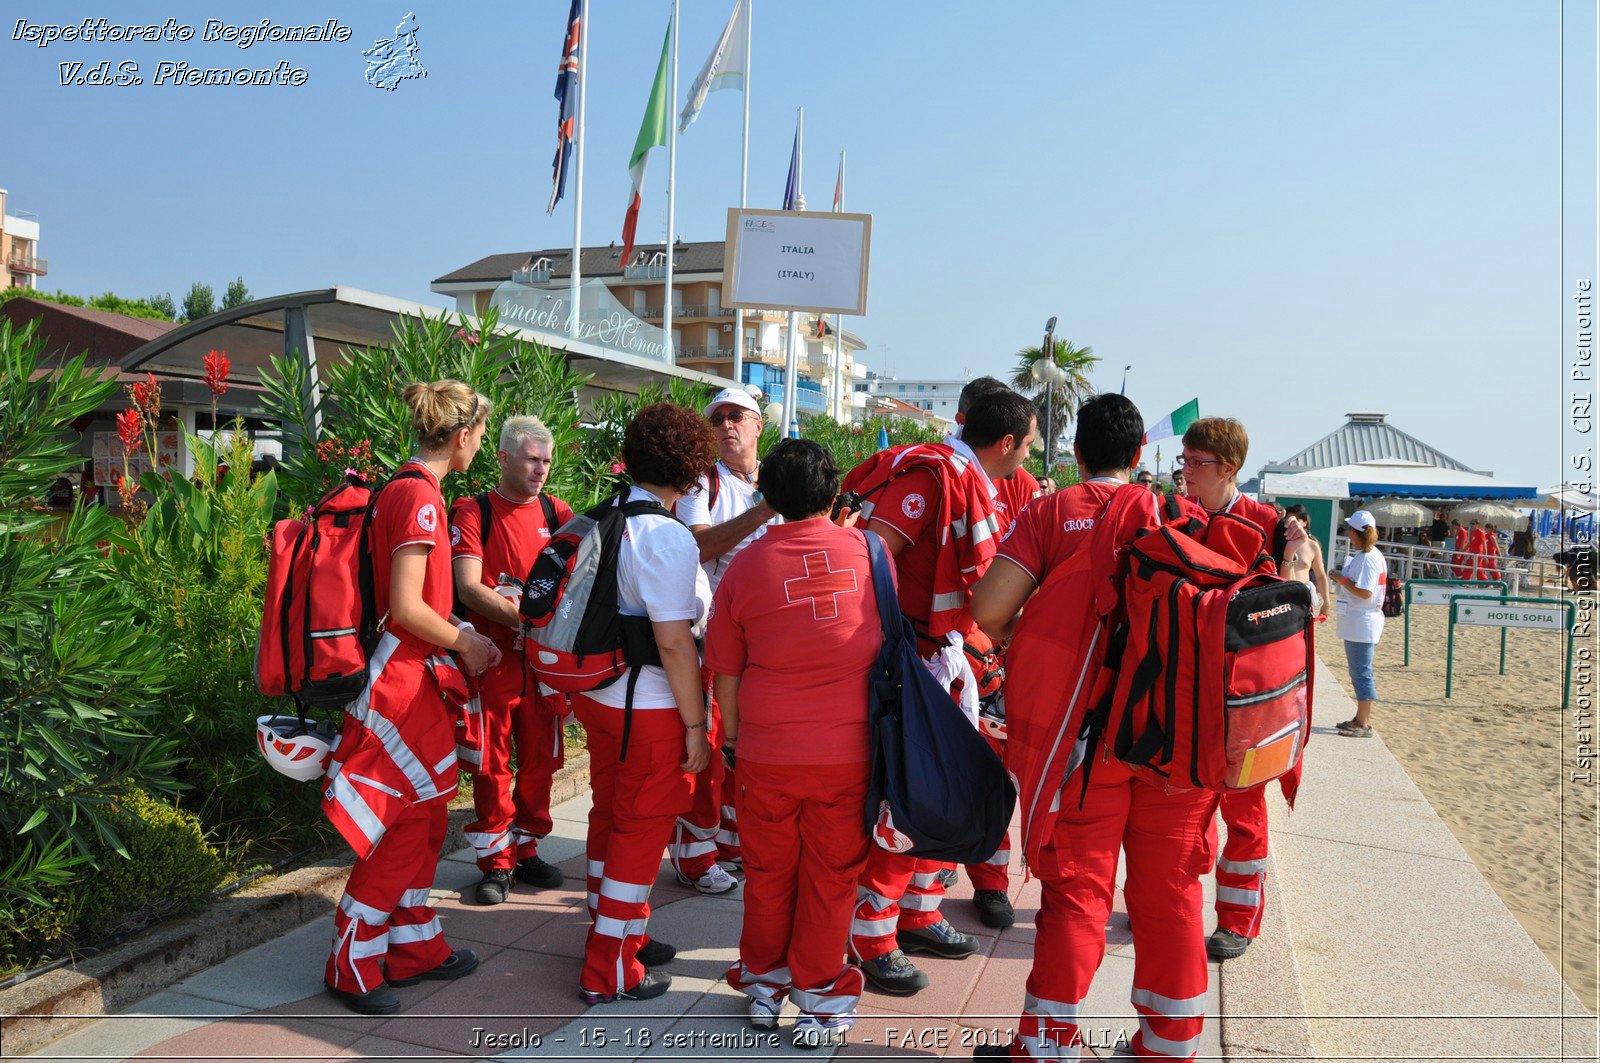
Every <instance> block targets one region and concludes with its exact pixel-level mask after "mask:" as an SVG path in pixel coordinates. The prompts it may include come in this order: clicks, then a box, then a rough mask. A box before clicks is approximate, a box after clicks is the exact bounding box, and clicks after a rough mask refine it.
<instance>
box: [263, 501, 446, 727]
mask: <svg viewBox="0 0 1600 1063" xmlns="http://www.w3.org/2000/svg"><path fill="white" fill-rule="evenodd" d="M422 475H423V474H422V473H420V472H418V471H417V470H416V469H407V470H404V471H402V472H399V473H397V474H395V476H394V477H393V478H392V479H390V480H389V481H388V483H393V482H394V481H395V480H405V479H414V478H418V477H421V476H422ZM385 486H387V484H386V485H385ZM382 490H383V488H382V487H379V488H377V489H376V490H373V489H371V488H369V487H368V486H367V482H366V481H365V480H363V479H361V478H360V477H358V476H355V475H351V476H349V477H348V478H347V479H346V480H345V482H344V483H342V484H340V485H339V486H338V487H335V488H334V489H333V490H331V491H329V492H328V493H327V494H325V495H323V496H322V498H320V499H319V500H318V501H317V503H316V505H314V506H312V507H311V509H310V511H309V513H308V519H307V520H305V521H300V520H280V521H278V522H277V523H276V524H274V525H273V527H272V537H271V540H270V543H271V549H272V559H271V561H270V562H269V563H268V565H267V590H266V603H265V606H264V607H263V609H262V612H261V637H260V639H259V640H258V641H257V643H256V659H255V665H254V667H253V668H252V672H253V673H254V676H255V682H256V688H257V689H259V690H260V691H261V692H262V693H263V694H266V695H268V696H271V697H280V696H283V695H289V696H291V697H293V698H294V699H295V701H296V702H298V703H299V704H300V705H301V706H302V708H321V709H338V708H343V707H344V706H345V705H346V704H348V703H349V702H351V701H353V700H355V698H356V697H357V696H359V695H360V693H361V691H362V690H363V689H364V688H365V687H366V685H367V659H368V657H370V656H371V653H372V649H373V647H374V646H375V645H376V644H377V641H378V621H379V619H380V618H379V617H378V616H376V615H375V614H376V612H377V607H376V605H375V601H374V599H375V592H374V589H373V588H374V584H373V576H372V549H371V544H370V541H369V539H370V532H369V527H370V524H371V519H370V518H371V516H372V510H373V507H374V506H375V505H376V504H377V501H378V495H379V494H380V493H381V492H382Z"/></svg>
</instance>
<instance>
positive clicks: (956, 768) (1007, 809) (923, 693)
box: [863, 532, 1017, 863]
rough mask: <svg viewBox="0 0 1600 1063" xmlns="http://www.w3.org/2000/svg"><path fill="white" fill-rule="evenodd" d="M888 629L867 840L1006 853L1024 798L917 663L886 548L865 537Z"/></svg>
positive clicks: (935, 851)
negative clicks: (1015, 810)
mask: <svg viewBox="0 0 1600 1063" xmlns="http://www.w3.org/2000/svg"><path fill="white" fill-rule="evenodd" d="M863 534H865V535H866V539H867V551H868V554H869V556H870V557H871V559H872V585H873V589H874V591H875V592H876V594H877V598H878V615H879V618H880V620H881V622H882V626H883V649H882V650H881V651H880V652H879V654H878V660H877V663H876V664H874V665H873V668H872V674H871V679H870V687H869V690H868V710H867V711H868V727H869V734H870V738H871V745H872V778H871V782H870V783H869V784H868V787H867V807H866V813H867V831H868V833H869V834H870V835H871V836H872V840H873V841H874V842H875V843H876V844H877V845H879V846H880V847H882V848H884V849H887V850H889V851H890V852H897V853H909V854H911V855H913V856H920V857H924V858H927V859H933V860H948V861H952V862H954V863H974V862H977V861H980V860H987V859H988V858H989V857H990V856H992V855H994V851H995V850H996V849H998V848H999V847H1000V840H1001V838H1002V837H1003V836H1004V835H1005V832H1006V828H1007V827H1008V826H1009V825H1010V823H1011V812H1012V809H1013V808H1014V807H1015V805H1016V800H1017V791H1016V787H1015V786H1014V785H1013V784H1012V782H1011V779H1010V778H1009V777H1008V776H1007V775H1006V771H1005V768H1004V767H1003V766H1002V765H1001V763H1000V758H999V757H998V756H996V755H995V752H994V750H992V749H990V748H989V743H988V742H987V741H985V740H984V738H983V736H982V735H981V734H979V733H978V731H977V730H976V729H975V728H974V727H973V726H972V724H971V722H970V721H969V720H968V719H967V718H966V716H964V715H963V714H962V713H961V710H960V709H959V708H958V707H957V706H956V704H955V701H954V700H953V699H952V698H951V697H950V692H949V691H948V690H946V689H945V688H944V687H942V686H940V685H939V683H938V681H937V680H935V679H934V678H933V676H932V674H931V673H929V671H928V669H927V667H926V666H924V665H923V663H922V660H921V659H920V658H919V657H918V656H917V650H916V635H915V633H914V632H913V631H912V628H911V623H910V621H908V620H907V619H906V618H905V617H904V616H903V615H902V614H901V612H900V607H899V605H898V599H897V598H896V596H895V586H894V575H893V572H892V570H891V568H890V561H889V554H888V551H887V550H885V549H884V546H883V540H881V539H879V538H878V537H877V536H876V535H874V534H872V533H871V532H865V533H863Z"/></svg>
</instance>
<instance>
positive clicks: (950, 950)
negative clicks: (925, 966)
mask: <svg viewBox="0 0 1600 1063" xmlns="http://www.w3.org/2000/svg"><path fill="white" fill-rule="evenodd" d="M894 939H895V941H896V942H897V943H898V944H899V945H900V947H901V948H903V949H905V950H906V951H907V952H931V953H933V954H934V955H935V956H945V957H948V958H949V959H953V960H958V959H960V958H961V957H963V956H971V955H972V954H973V953H974V952H977V951H978V939H977V938H975V937H973V936H972V935H971V934H963V933H962V932H961V931H959V930H957V929H956V928H955V927H953V926H951V925H950V920H948V919H941V920H939V921H938V922H937V923H934V924H933V925H932V926H925V927H923V928H922V929H921V930H902V931H900V932H898V933H897V934H895V936H894Z"/></svg>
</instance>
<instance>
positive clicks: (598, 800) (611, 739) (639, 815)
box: [572, 694, 692, 993]
mask: <svg viewBox="0 0 1600 1063" xmlns="http://www.w3.org/2000/svg"><path fill="white" fill-rule="evenodd" d="M572 708H573V711H574V712H576V713H577V714H578V721H579V722H580V723H582V724H583V729H584V731H586V732H587V733H588V737H589V787H590V789H591V790H592V791H593V793H594V808H593V809H591V810H590V812H589V840H588V852H589V915H590V918H591V919H593V923H592V924H591V925H590V927H589V940H588V943H587V945H585V947H584V960H583V973H582V975H580V976H579V979H578V982H579V985H580V986H582V988H584V989H587V990H589V991H591V992H595V993H620V992H622V991H623V990H626V989H632V988H633V987H634V986H635V985H637V984H638V983H639V979H641V978H643V977H644V974H645V967H644V964H642V963H640V962H639V960H638V958H637V954H638V952H639V947H640V946H641V945H644V944H645V943H646V942H648V941H649V940H650V939H649V937H648V936H647V935H646V934H645V925H646V923H647V922H648V920H649V918H650V887H651V886H653V885H654V884H655V881H656V874H657V873H658V872H659V871H660V869H661V854H662V852H663V851H664V850H665V849H666V847H667V839H668V838H669V837H671V835H672V823H673V820H675V819H676V818H677V817H678V816H680V815H682V814H683V813H685V812H687V811H688V810H689V801H690V792H689V782H690V779H691V778H692V776H689V775H685V774H684V773H683V772H682V771H681V770H680V769H679V765H680V764H682V763H683V736H684V727H683V719H682V718H681V717H680V716H679V715H678V710H677V709H673V708H669V709H634V710H633V730H632V733H631V734H630V736H629V739H628V759H627V760H621V759H619V758H620V755H621V753H622V723H623V710H621V709H616V708H612V707H611V706H609V705H601V704H599V703H598V702H595V701H591V700H590V699H589V698H586V697H584V696H583V695H582V694H574V695H573V696H572Z"/></svg>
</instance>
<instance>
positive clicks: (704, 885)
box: [678, 864, 739, 897]
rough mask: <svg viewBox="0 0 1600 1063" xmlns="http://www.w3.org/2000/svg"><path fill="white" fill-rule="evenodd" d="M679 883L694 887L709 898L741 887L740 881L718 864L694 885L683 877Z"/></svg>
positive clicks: (680, 876)
mask: <svg viewBox="0 0 1600 1063" xmlns="http://www.w3.org/2000/svg"><path fill="white" fill-rule="evenodd" d="M678 881H679V882H682V883H683V884H684V885H692V886H693V887H694V888H695V889H697V890H699V891H700V892H701V893H704V894H705V895H706V896H708V897H715V896H716V895H717V894H719V893H727V892H728V891H729V890H731V889H737V888H738V887H739V880H738V879H736V878H734V877H733V876H732V875H730V874H728V873H727V872H726V871H724V870H722V868H721V867H719V866H718V865H716V864H712V865H711V870H710V871H707V872H706V873H705V874H703V875H701V876H700V877H699V878H697V879H695V880H694V881H693V882H692V883H691V882H690V881H689V880H688V879H686V878H684V877H683V876H682V875H679V876H678Z"/></svg>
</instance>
